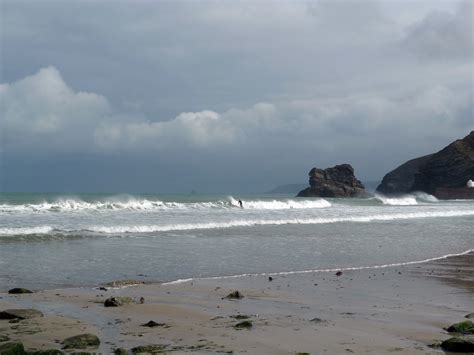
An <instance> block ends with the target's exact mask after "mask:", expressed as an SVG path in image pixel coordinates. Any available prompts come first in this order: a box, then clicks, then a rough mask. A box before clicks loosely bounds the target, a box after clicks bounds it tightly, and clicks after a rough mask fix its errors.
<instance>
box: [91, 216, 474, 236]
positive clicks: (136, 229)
mask: <svg viewBox="0 0 474 355" xmlns="http://www.w3.org/2000/svg"><path fill="white" fill-rule="evenodd" d="M462 216H474V211H438V212H413V213H397V214H381V215H370V216H348V217H336V218H307V219H297V218H295V219H278V220H271V219H268V220H267V219H263V220H233V221H228V222H209V223H188V224H168V225H141V226H138V225H137V226H93V227H91V228H89V229H88V231H91V232H96V233H105V234H120V233H153V232H168V231H184V230H198V229H219V228H233V227H252V226H264V225H285V224H328V223H340V222H354V223H366V222H372V221H391V220H397V219H417V218H433V217H462Z"/></svg>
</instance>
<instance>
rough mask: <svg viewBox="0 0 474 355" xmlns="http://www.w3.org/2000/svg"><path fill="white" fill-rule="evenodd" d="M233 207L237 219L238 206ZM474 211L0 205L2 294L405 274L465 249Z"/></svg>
mask: <svg viewBox="0 0 474 355" xmlns="http://www.w3.org/2000/svg"><path fill="white" fill-rule="evenodd" d="M239 198H240V199H242V201H243V206H244V208H240V207H239V204H238V202H237V199H239ZM473 226H474V201H438V200H436V199H435V198H434V197H433V196H430V195H426V194H422V193H419V194H413V195H407V196H402V197H399V198H385V197H382V196H374V197H372V198H366V199H299V198H294V197H292V196H282V195H275V196H270V195H252V196H234V197H232V196H203V195H186V196H185V195H177V196H159V195H140V196H130V195H97V194H81V195H70V196H64V195H48V194H3V195H0V286H2V288H8V287H10V286H12V287H13V286H17V285H21V286H28V287H36V288H53V287H60V286H80V285H96V284H98V283H100V282H107V281H111V280H115V279H123V278H134V279H143V280H148V281H172V280H176V279H183V278H193V277H211V276H227V275H238V274H243V273H262V272H286V271H298V270H315V269H328V268H329V269H331V268H343V267H363V266H375V265H386V264H392V263H401V262H411V261H416V260H424V259H429V258H433V257H439V256H442V255H446V254H451V253H461V252H464V251H466V250H470V249H472V248H474V232H473V229H474V228H473Z"/></svg>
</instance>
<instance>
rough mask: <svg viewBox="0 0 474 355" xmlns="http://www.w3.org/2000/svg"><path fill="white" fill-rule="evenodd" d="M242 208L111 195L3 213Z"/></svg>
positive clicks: (2, 208)
mask: <svg viewBox="0 0 474 355" xmlns="http://www.w3.org/2000/svg"><path fill="white" fill-rule="evenodd" d="M235 207H240V206H239V203H238V201H237V200H236V199H235V198H233V197H232V196H229V197H228V198H227V199H224V200H218V201H211V202H187V203H186V202H165V201H161V200H148V199H139V198H134V197H128V198H122V199H119V198H110V199H107V200H104V201H95V202H86V201H83V200H80V199H74V198H68V199H58V200H56V201H53V202H47V201H44V202H41V203H36V204H22V205H11V204H1V205H0V212H9V213H14V212H70V211H113V210H135V211H158V210H171V209H181V210H185V209H228V208H235ZM326 207H331V203H329V202H328V201H326V200H323V199H318V200H282V201H279V200H268V201H267V200H250V201H247V200H246V201H244V208H245V209H252V210H282V209H292V208H295V209H310V208H326Z"/></svg>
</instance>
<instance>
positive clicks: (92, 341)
mask: <svg viewBox="0 0 474 355" xmlns="http://www.w3.org/2000/svg"><path fill="white" fill-rule="evenodd" d="M62 344H63V349H86V348H88V347H94V348H96V347H98V346H99V345H100V340H99V338H98V337H97V336H96V335H94V334H80V335H76V336H73V337H70V338H66V339H64V340H63V342H62Z"/></svg>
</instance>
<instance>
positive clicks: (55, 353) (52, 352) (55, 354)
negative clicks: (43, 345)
mask: <svg viewBox="0 0 474 355" xmlns="http://www.w3.org/2000/svg"><path fill="white" fill-rule="evenodd" d="M63 354H64V352H62V351H61V350H57V349H49V350H39V351H28V355H63Z"/></svg>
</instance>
